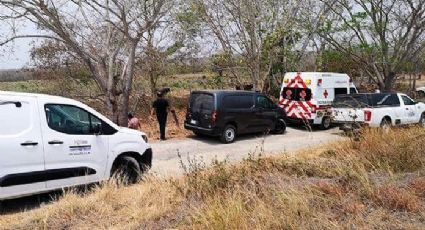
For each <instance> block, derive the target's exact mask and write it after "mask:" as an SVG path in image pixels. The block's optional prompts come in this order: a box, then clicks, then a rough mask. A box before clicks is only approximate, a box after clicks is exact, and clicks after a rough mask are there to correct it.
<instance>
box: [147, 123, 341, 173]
mask: <svg viewBox="0 0 425 230" xmlns="http://www.w3.org/2000/svg"><path fill="white" fill-rule="evenodd" d="M339 139H342V137H341V136H340V132H339V130H338V129H331V130H327V131H313V132H308V131H306V130H303V129H295V128H288V130H287V132H286V133H285V134H284V135H268V136H265V137H264V136H262V135H248V136H242V137H239V138H238V139H237V141H236V142H235V143H232V144H229V145H224V144H221V143H220V142H219V141H218V140H217V139H214V138H198V137H192V138H187V139H183V140H168V141H164V142H156V143H153V144H152V149H153V151H154V158H153V168H152V170H151V172H153V173H154V174H157V175H159V176H165V177H167V176H179V175H181V174H182V173H183V169H182V167H181V163H180V158H179V157H178V154H180V155H181V159H182V160H183V162H184V164H185V165H187V164H188V161H189V159H190V160H191V161H195V162H197V163H202V162H203V163H205V164H207V165H208V164H210V163H211V161H212V160H215V159H216V160H219V161H222V160H228V161H229V162H236V161H240V160H242V159H244V158H247V157H248V156H249V154H257V155H258V154H259V153H262V154H263V155H273V154H282V153H285V152H291V151H297V150H301V149H308V148H311V147H314V146H317V145H320V144H324V143H329V142H332V141H336V140H339Z"/></svg>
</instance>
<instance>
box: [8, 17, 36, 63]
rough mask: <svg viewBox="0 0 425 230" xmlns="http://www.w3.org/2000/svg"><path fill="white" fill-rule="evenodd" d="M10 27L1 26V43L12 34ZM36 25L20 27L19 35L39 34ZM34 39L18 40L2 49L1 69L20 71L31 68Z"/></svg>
mask: <svg viewBox="0 0 425 230" xmlns="http://www.w3.org/2000/svg"><path fill="white" fill-rule="evenodd" d="M10 31H11V29H10V27H9V26H7V25H4V24H0V41H2V40H4V39H5V37H7V36H8V35H10V34H11V32H10ZM37 33H38V30H37V28H36V27H35V25H32V24H29V23H27V24H25V25H20V26H19V27H18V31H17V34H37ZM38 40H39V39H38ZM35 42H37V41H36V40H34V39H29V38H25V39H17V40H15V41H14V42H11V43H9V44H8V45H5V46H2V47H0V69H19V68H22V67H29V66H30V51H31V48H32V47H33V45H34V43H35Z"/></svg>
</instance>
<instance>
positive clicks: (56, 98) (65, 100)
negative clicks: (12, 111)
mask: <svg viewBox="0 0 425 230" xmlns="http://www.w3.org/2000/svg"><path fill="white" fill-rule="evenodd" d="M0 96H15V97H32V98H43V99H46V100H49V101H56V102H57V101H61V102H63V103H68V104H83V103H81V102H79V101H76V100H73V99H70V98H66V97H61V96H54V95H47V94H38V93H21V92H13V91H1V90H0Z"/></svg>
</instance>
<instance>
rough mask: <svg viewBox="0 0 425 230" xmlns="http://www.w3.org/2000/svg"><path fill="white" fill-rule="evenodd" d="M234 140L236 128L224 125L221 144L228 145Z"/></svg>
mask: <svg viewBox="0 0 425 230" xmlns="http://www.w3.org/2000/svg"><path fill="white" fill-rule="evenodd" d="M235 138H236V128H235V126H233V125H226V127H225V128H224V130H223V133H222V134H221V136H220V140H221V142H223V143H224V144H229V143H232V142H234V141H235Z"/></svg>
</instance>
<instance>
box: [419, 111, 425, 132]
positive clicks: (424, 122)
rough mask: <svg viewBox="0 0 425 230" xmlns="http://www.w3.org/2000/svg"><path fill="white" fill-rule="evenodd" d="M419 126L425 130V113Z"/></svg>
mask: <svg viewBox="0 0 425 230" xmlns="http://www.w3.org/2000/svg"><path fill="white" fill-rule="evenodd" d="M419 125H420V126H422V127H424V128H425V113H423V114H422V116H421V119H420V120H419Z"/></svg>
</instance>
